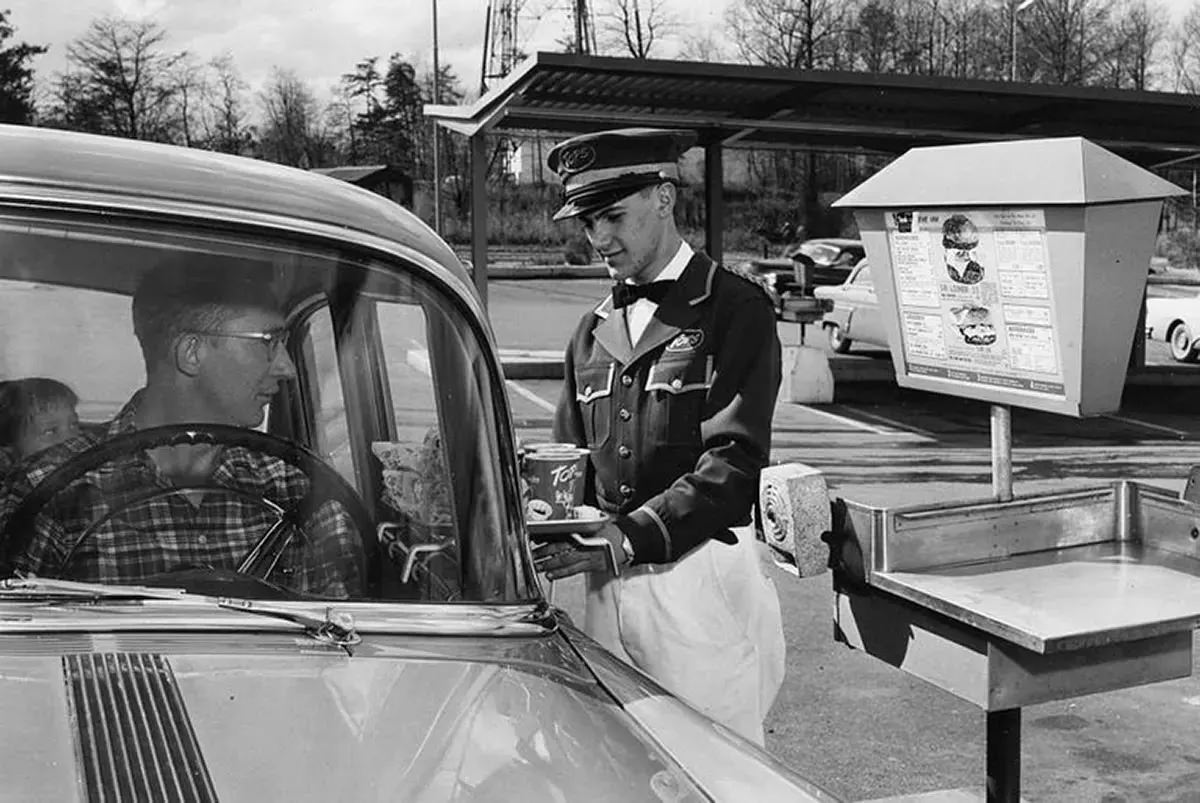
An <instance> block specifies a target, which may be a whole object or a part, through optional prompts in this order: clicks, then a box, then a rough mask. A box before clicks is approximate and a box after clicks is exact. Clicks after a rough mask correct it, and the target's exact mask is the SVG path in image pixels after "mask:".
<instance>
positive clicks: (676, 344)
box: [666, 329, 704, 353]
mask: <svg viewBox="0 0 1200 803" xmlns="http://www.w3.org/2000/svg"><path fill="white" fill-rule="evenodd" d="M703 342H704V332H703V331H701V330H699V329H684V330H683V331H682V332H680V333H679V334H678V335H676V336H675V339H674V340H672V341H671V342H670V343H668V344H667V348H666V350H667V351H668V352H672V353H679V352H687V351H695V350H696V349H698V348H700V344H701V343H703Z"/></svg>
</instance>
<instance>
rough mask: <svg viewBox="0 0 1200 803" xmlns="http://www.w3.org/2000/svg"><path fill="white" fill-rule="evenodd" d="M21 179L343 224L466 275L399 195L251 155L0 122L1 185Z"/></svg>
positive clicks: (13, 187) (20, 183)
mask: <svg viewBox="0 0 1200 803" xmlns="http://www.w3.org/2000/svg"><path fill="white" fill-rule="evenodd" d="M22 188H24V189H31V188H42V189H57V190H60V191H61V190H66V191H73V192H78V193H83V194H85V195H89V196H100V197H112V198H113V199H114V200H116V199H117V198H124V199H146V198H155V199H161V200H163V201H168V202H178V203H181V204H188V205H200V206H203V207H208V208H216V209H223V210H228V211H230V212H233V213H238V212H243V213H251V214H254V215H263V214H266V215H272V216H278V217H282V218H291V219H297V220H303V221H309V222H313V223H318V224H324V225H329V226H335V227H340V228H345V229H350V230H354V231H357V232H360V233H364V234H368V235H372V236H375V237H378V238H381V239H384V240H388V241H391V242H392V243H396V244H399V245H401V246H403V247H405V248H408V249H412V250H414V251H416V252H418V253H421V254H423V255H425V256H426V257H427V258H432V259H433V260H435V261H436V262H438V263H439V264H440V265H441V266H442V267H444V268H446V269H447V270H449V271H450V272H451V273H453V274H455V275H456V276H457V277H458V278H459V279H460V280H462V281H463V282H464V283H466V284H467V285H470V283H471V281H470V278H469V277H468V275H467V272H466V270H465V269H464V268H463V266H462V264H461V263H460V262H459V261H458V258H457V257H456V256H455V254H454V252H453V251H452V250H451V249H450V247H449V246H448V245H446V243H445V242H444V241H442V239H441V238H440V237H438V236H437V234H436V233H434V231H433V230H432V229H430V228H429V227H428V226H427V225H426V224H425V223H424V222H423V221H421V219H420V218H418V217H417V216H416V215H414V214H413V213H412V212H410V211H409V210H407V209H405V208H404V207H402V206H400V205H399V204H397V203H395V202H393V201H391V200H389V199H387V198H384V197H383V196H380V195H377V194H375V193H373V192H370V191H368V190H365V189H362V188H361V187H356V186H354V185H353V184H349V183H347V182H345V181H341V180H339V179H335V178H330V177H328V176H323V175H319V174H317V173H313V172H310V171H307V170H300V169H298V168H293V167H287V166H284V165H278V164H274V163H272V162H265V161H261V160H258V159H250V158H246V157H241V156H232V155H229V154H223V153H215V152H212V151H204V150H199V149H196V148H184V147H180V146H177V145H164V144H160V143H154V142H142V141H138V140H130V139H121V138H117V137H106V136H99V135H95V134H82V133H78V132H73V131H59V130H55V129H48V128H33V127H28V126H14V125H0V194H13V193H14V192H19V191H20V189H22Z"/></svg>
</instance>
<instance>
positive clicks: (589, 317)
mask: <svg viewBox="0 0 1200 803" xmlns="http://www.w3.org/2000/svg"><path fill="white" fill-rule="evenodd" d="M780 370H781V369H780V345H779V338H778V335H777V333H776V328H775V314H774V309H773V306H772V304H771V301H770V299H769V298H768V296H767V294H766V293H765V292H764V291H763V289H762V288H761V287H759V286H758V285H756V284H755V283H754V282H752V281H749V280H747V279H746V278H743V277H742V276H739V275H737V274H735V273H734V272H731V271H729V270H725V269H722V268H721V267H720V266H718V265H717V264H715V263H714V262H713V261H712V260H711V259H710V258H708V257H707V256H705V255H704V254H701V253H696V254H695V255H694V256H693V257H692V259H691V260H690V261H689V262H688V265H687V267H686V268H685V269H684V271H683V273H682V274H681V275H680V276H679V278H678V279H677V280H676V281H675V283H674V285H673V286H672V287H671V288H670V291H669V292H668V294H667V295H666V297H665V298H663V300H662V302H661V303H660V304H659V306H658V309H657V310H656V311H655V313H654V317H653V318H652V319H651V321H650V323H649V324H648V326H647V327H646V329H645V332H644V334H643V335H642V336H641V338H640V339H639V340H638V342H637V343H636V345H634V344H631V343H630V340H629V335H628V328H627V326H626V321H625V310H624V309H614V308H613V304H612V300H611V298H606V299H605V300H604V301H603V302H602V303H601V304H600V305H599V306H597V307H596V308H595V309H594V310H592V311H591V312H589V313H588V314H586V315H585V316H584V317H583V319H582V320H581V321H580V324H579V326H578V327H577V329H576V330H575V333H574V335H573V336H572V338H571V342H570V344H569V346H568V349H567V353H566V365H565V381H564V388H563V394H562V397H561V399H560V401H559V404H558V408H557V413H556V417H555V437H556V438H557V439H558V440H561V441H569V442H572V443H576V444H578V445H583V446H587V447H588V448H589V449H590V450H591V461H590V462H591V469H590V471H589V485H588V488H589V490H588V499H587V501H588V502H589V503H590V504H593V505H595V506H597V507H599V508H600V509H601V510H603V511H605V512H606V513H609V514H610V515H614V516H615V517H616V520H617V523H618V526H620V527H621V529H622V530H623V531H624V532H625V534H626V535H627V536H628V538H629V541H630V544H631V545H632V547H633V553H634V559H633V565H631V566H629V567H627V568H626V569H625V570H623V571H622V573H621V575H620V577H617V578H608V577H606V576H601V575H597V574H590V575H589V576H588V598H587V610H586V614H585V623H584V630H585V631H586V632H587V633H588V634H589V635H591V636H592V637H593V638H595V639H596V640H597V641H599V642H600V643H601V644H603V645H604V646H605V647H607V648H608V649H610V650H611V651H613V652H615V653H616V654H617V655H618V656H620V657H622V658H624V659H625V660H628V661H630V662H631V663H633V664H634V665H635V666H638V667H639V668H641V669H643V670H644V671H646V672H647V673H648V674H650V675H651V676H652V677H654V678H655V679H656V680H658V681H659V682H660V683H662V684H663V685H664V686H665V687H667V688H668V689H669V690H671V691H672V692H673V693H675V694H677V695H679V696H681V697H682V698H684V699H686V700H688V701H689V702H691V703H692V704H693V705H695V706H696V707H697V708H699V709H700V710H701V711H704V712H705V713H707V714H708V715H709V716H712V717H713V718H714V719H717V720H718V721H721V722H724V723H725V724H727V725H729V726H730V727H731V728H733V729H734V730H736V731H738V732H740V733H742V734H743V735H745V736H747V737H748V738H750V739H752V740H753V741H757V742H759V743H760V744H761V743H762V741H763V735H762V721H763V718H764V717H765V716H766V712H767V709H769V707H770V705H771V703H772V702H773V700H774V697H775V694H776V693H777V691H778V689H779V685H780V683H781V682H782V677H783V650H784V647H783V636H782V625H781V621H780V618H779V609H778V598H777V596H776V594H775V591H774V588H773V586H771V584H770V581H769V580H768V579H767V578H766V577H765V575H764V574H763V572H762V568H761V563H760V559H759V557H758V556H759V552H758V547H757V544H755V543H754V539H753V535H752V534H750V535H747V534H746V533H745V532H743V533H742V535H741V537H740V539H739V537H738V536H736V535H735V534H734V533H733V532H731V530H730V528H732V527H736V526H738V525H742V524H747V523H749V521H750V512H751V509H752V506H753V503H754V500H755V499H756V497H757V493H758V482H759V475H760V472H761V470H762V468H763V467H764V466H765V465H766V464H767V460H768V456H769V451H770V440H771V418H772V415H773V411H774V407H775V400H776V395H777V393H778V390H779V384H780V379H781V376H780ZM716 541H724V542H725V543H717V542H716Z"/></svg>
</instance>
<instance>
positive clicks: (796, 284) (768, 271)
mask: <svg viewBox="0 0 1200 803" xmlns="http://www.w3.org/2000/svg"><path fill="white" fill-rule="evenodd" d="M864 256H866V252H865V251H864V250H863V245H862V242H861V241H860V240H851V239H847V238H844V237H818V238H816V239H812V240H805V241H804V242H802V243H795V244H793V245H789V246H787V247H786V248H785V249H784V250H783V256H780V257H775V258H774V259H755V260H751V262H750V266H751V269H752V270H753V271H754V272H755V273H757V274H758V275H760V276H762V277H763V278H765V279H766V280H767V283H768V284H770V285H771V288H772V289H773V290H774V291H775V296H776V303H775V315H776V317H777V318H791V319H793V320H805V321H812V320H816V318H817V317H819V316H820V313H821V306H820V305H819V304H813V303H812V302H811V299H812V298H813V289H814V288H816V287H822V286H826V285H836V284H841V283H842V282H844V281H845V280H846V277H847V276H848V275H849V274H850V268H851V267H852V266H853V265H854V263H856V262H857V261H858V260H860V259H862V258H863V257H864Z"/></svg>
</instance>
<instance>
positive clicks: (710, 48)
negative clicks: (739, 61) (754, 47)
mask: <svg viewBox="0 0 1200 803" xmlns="http://www.w3.org/2000/svg"><path fill="white" fill-rule="evenodd" d="M677 58H679V59H680V60H682V61H709V62H714V61H733V60H734V54H733V53H731V52H730V51H729V46H728V42H727V41H726V40H725V39H724V38H723V37H719V36H717V35H716V34H715V33H712V32H711V31H708V32H705V31H690V32H688V33H686V34H684V35H683V41H682V43H681V44H680V47H679V53H678V55H677Z"/></svg>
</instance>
